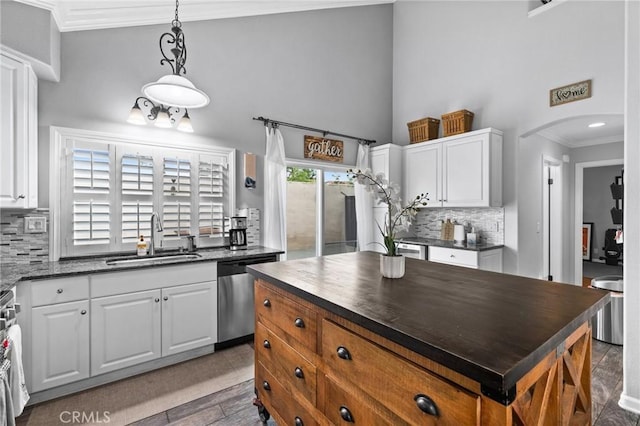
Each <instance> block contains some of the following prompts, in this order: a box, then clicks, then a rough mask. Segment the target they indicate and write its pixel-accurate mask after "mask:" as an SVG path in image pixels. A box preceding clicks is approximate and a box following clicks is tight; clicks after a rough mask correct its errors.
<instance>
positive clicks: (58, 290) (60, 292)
mask: <svg viewBox="0 0 640 426" xmlns="http://www.w3.org/2000/svg"><path fill="white" fill-rule="evenodd" d="M63 291H64V290H63V289H61V288H59V289H57V290H56V293H58V294H62V292H63Z"/></svg>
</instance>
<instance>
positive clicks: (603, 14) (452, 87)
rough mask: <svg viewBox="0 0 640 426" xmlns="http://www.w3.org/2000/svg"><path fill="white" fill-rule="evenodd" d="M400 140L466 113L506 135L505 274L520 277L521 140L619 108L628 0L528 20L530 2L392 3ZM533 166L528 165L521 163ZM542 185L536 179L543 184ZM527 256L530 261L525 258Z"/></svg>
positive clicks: (581, 4)
mask: <svg viewBox="0 0 640 426" xmlns="http://www.w3.org/2000/svg"><path fill="white" fill-rule="evenodd" d="M393 10H394V49H393V57H394V60H393V69H394V74H393V141H394V143H398V144H401V145H404V144H406V143H408V138H409V136H408V133H407V126H406V123H407V122H409V121H412V120H415V119H418V118H422V117H440V116H441V115H442V114H443V113H447V112H450V111H455V110H459V109H463V108H464V109H468V110H470V111H473V112H474V113H475V117H474V122H473V129H480V128H484V127H495V128H497V129H500V130H503V131H504V147H503V159H504V161H503V177H504V179H503V182H504V183H503V202H504V207H505V245H506V248H505V252H504V253H505V254H504V265H505V272H509V273H518V272H519V271H518V263H519V262H518V256H520V253H519V250H520V249H521V248H523V247H524V246H525V245H527V244H529V240H526V241H523V242H522V244H521V243H520V242H519V241H518V235H519V231H518V213H521V212H522V211H523V210H525V209H524V208H522V206H520V205H519V203H520V200H521V199H522V198H523V195H524V194H529V193H532V192H535V191H537V189H536V188H533V187H526V188H523V187H522V185H519V184H518V181H519V179H520V178H521V177H522V175H523V174H524V173H522V172H521V171H520V168H521V167H522V165H521V164H519V160H520V155H519V154H518V151H519V149H520V146H519V137H520V136H521V135H524V134H525V133H527V132H529V131H531V130H533V129H536V128H539V127H541V126H543V125H545V124H547V123H551V122H554V121H557V120H561V119H563V118H567V117H573V116H580V115H588V114H608V113H611V114H622V113H623V100H624V99H623V96H624V2H623V1H574V2H564V3H562V4H559V5H557V6H556V7H554V8H553V9H552V10H550V11H548V12H547V13H543V14H540V15H537V16H535V17H532V18H528V17H527V12H528V11H529V4H528V2H527V1H512V2H504V1H481V2H476V1H456V2H447V1H429V2H396V3H395V4H394V9H393ZM586 79H592V80H593V96H592V97H591V98H590V99H587V100H584V101H580V102H572V103H570V104H565V105H561V106H557V107H554V108H550V107H549V99H548V97H549V90H550V89H552V88H554V87H559V86H563V85H565V84H569V83H572V82H577V81H581V80H586ZM524 168H526V166H525V167H524ZM536 184H539V183H536ZM525 259H526V258H525Z"/></svg>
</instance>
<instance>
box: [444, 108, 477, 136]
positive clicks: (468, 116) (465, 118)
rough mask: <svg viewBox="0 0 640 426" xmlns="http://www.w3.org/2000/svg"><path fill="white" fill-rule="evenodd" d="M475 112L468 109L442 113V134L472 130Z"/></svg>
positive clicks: (447, 134) (449, 134) (455, 133)
mask: <svg viewBox="0 0 640 426" xmlns="http://www.w3.org/2000/svg"><path fill="white" fill-rule="evenodd" d="M472 123H473V113H472V112H471V111H467V110H466V109H461V110H460V111H454V112H450V113H448V114H442V136H451V135H457V134H459V133H464V132H468V131H469V130H471V124H472Z"/></svg>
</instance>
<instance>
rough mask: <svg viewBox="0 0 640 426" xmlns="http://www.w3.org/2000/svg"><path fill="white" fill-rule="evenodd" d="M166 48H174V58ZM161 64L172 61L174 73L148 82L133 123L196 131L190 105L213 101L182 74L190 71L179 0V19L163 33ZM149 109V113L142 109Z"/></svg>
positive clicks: (131, 116) (131, 119)
mask: <svg viewBox="0 0 640 426" xmlns="http://www.w3.org/2000/svg"><path fill="white" fill-rule="evenodd" d="M165 49H168V51H170V52H171V56H173V57H172V58H170V57H169V55H167V53H166V52H165ZM160 53H161V54H162V59H161V60H160V65H165V64H169V66H170V67H171V71H172V74H167V75H165V76H162V77H160V78H159V79H158V81H155V82H153V83H149V84H145V85H144V86H143V87H142V93H143V94H144V95H145V96H140V97H138V98H137V99H136V101H135V103H134V105H133V107H132V108H131V112H130V114H129V119H128V120H127V121H128V122H129V123H133V124H147V121H153V122H154V124H155V125H156V126H157V127H167V128H168V127H173V125H174V124H175V123H176V122H177V123H178V125H177V129H178V130H182V131H186V132H193V128H192V127H191V119H190V118H189V112H188V110H187V108H201V107H203V106H206V105H208V104H209V97H208V96H207V94H206V93H204V92H203V91H202V90H200V89H198V88H196V87H195V85H194V84H193V83H192V82H191V81H189V80H188V79H187V78H186V77H183V76H182V74H186V69H185V66H184V65H185V62H186V61H187V46H186V44H185V40H184V33H183V32H182V22H180V20H179V19H178V0H176V13H175V19H174V20H173V21H172V22H171V32H166V33H164V34H162V35H161V36H160ZM143 108H144V109H145V111H146V112H145V113H143V112H142V109H143Z"/></svg>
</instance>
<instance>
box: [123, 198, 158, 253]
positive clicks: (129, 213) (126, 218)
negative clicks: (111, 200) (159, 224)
mask: <svg viewBox="0 0 640 426" xmlns="http://www.w3.org/2000/svg"><path fill="white" fill-rule="evenodd" d="M152 213H153V203H152V202H151V201H149V202H138V201H136V202H130V203H129V202H123V203H122V242H123V243H134V242H136V241H138V238H140V235H144V236H145V237H146V238H147V239H149V238H151V214H152Z"/></svg>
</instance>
